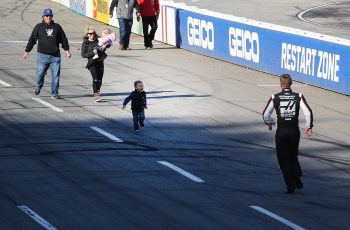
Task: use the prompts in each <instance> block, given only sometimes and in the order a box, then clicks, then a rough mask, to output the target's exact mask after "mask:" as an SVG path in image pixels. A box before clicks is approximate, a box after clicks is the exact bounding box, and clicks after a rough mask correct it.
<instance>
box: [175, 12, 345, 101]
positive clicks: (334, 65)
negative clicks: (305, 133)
mask: <svg viewBox="0 0 350 230" xmlns="http://www.w3.org/2000/svg"><path fill="white" fill-rule="evenodd" d="M178 19H179V20H178V22H179V25H177V28H178V33H177V46H178V47H181V48H184V49H188V50H191V51H194V52H197V53H200V54H203V55H207V56H211V57H215V58H219V59H222V60H225V61H229V62H232V63H236V64H239V65H243V66H247V67H250V68H253V69H257V70H261V71H264V72H268V73H272V74H282V73H289V74H291V75H292V76H293V78H294V79H295V80H297V81H301V82H305V83H308V84H311V85H315V86H319V87H322V88H326V89H329V90H332V91H336V92H340V93H344V94H347V95H350V74H349V73H350V65H349V64H347V63H350V54H349V48H350V47H349V46H345V45H340V44H335V43H332V42H327V41H323V40H318V39H314V38H308V37H306V36H305V37H304V36H301V35H294V34H289V33H286V32H280V31H276V30H271V29H268V28H262V27H258V26H252V25H246V24H243V23H238V22H234V21H230V20H225V19H220V18H216V17H211V16H206V15H202V14H198V13H194V12H190V11H186V10H182V9H179V11H178Z"/></svg>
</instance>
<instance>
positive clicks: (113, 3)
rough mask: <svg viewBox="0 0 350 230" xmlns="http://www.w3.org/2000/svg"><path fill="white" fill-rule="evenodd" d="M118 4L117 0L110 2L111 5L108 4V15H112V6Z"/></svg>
mask: <svg viewBox="0 0 350 230" xmlns="http://www.w3.org/2000/svg"><path fill="white" fill-rule="evenodd" d="M117 5H118V0H113V1H112V2H111V5H110V6H109V17H110V18H111V17H113V12H114V7H117Z"/></svg>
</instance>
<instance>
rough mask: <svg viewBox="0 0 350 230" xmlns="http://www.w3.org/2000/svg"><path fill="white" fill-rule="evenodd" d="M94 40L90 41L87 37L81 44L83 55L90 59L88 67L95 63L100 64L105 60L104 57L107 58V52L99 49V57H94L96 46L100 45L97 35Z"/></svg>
mask: <svg viewBox="0 0 350 230" xmlns="http://www.w3.org/2000/svg"><path fill="white" fill-rule="evenodd" d="M95 37H96V38H95V40H94V41H89V39H87V38H86V37H84V38H83V43H82V45H81V56H82V57H83V58H87V59H88V63H87V64H86V68H88V69H89V68H90V67H91V66H93V65H96V64H99V63H101V62H103V60H104V59H106V57H107V54H106V52H104V51H98V56H99V57H98V58H96V59H92V58H93V57H94V56H95V53H94V48H95V46H98V40H97V36H95Z"/></svg>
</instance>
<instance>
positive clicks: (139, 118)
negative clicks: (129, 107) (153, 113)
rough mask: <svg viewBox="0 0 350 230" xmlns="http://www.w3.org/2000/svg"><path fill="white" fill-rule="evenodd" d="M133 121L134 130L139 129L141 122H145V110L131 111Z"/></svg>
mask: <svg viewBox="0 0 350 230" xmlns="http://www.w3.org/2000/svg"><path fill="white" fill-rule="evenodd" d="M132 116H133V121H134V129H135V130H136V129H139V122H140V125H141V126H143V122H144V120H145V110H143V109H142V110H133V111H132Z"/></svg>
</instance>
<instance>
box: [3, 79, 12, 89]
mask: <svg viewBox="0 0 350 230" xmlns="http://www.w3.org/2000/svg"><path fill="white" fill-rule="evenodd" d="M0 84H1V85H3V86H5V87H11V86H12V85H10V84H9V83H7V82H4V81H1V80H0Z"/></svg>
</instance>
